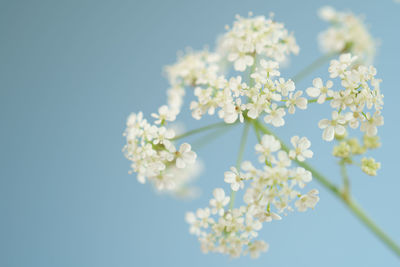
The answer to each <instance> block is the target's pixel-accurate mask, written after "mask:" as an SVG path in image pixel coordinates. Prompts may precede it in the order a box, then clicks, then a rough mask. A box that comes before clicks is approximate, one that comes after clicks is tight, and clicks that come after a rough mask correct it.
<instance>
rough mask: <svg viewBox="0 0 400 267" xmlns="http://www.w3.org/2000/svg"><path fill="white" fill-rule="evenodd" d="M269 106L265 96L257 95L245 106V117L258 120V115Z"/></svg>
mask: <svg viewBox="0 0 400 267" xmlns="http://www.w3.org/2000/svg"><path fill="white" fill-rule="evenodd" d="M268 105H269V101H268V100H267V96H266V95H258V96H255V97H253V98H252V102H251V103H248V104H247V105H246V108H247V109H248V113H247V116H249V117H250V118H252V119H256V118H258V116H259V115H260V113H261V112H262V111H263V110H265V109H266V108H267V107H268Z"/></svg>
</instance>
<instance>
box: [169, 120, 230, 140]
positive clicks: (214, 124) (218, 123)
mask: <svg viewBox="0 0 400 267" xmlns="http://www.w3.org/2000/svg"><path fill="white" fill-rule="evenodd" d="M228 125H229V124H227V123H225V122H217V123H213V124H210V125H207V126H203V127H200V128H197V129H193V130H191V131H188V132H186V133H183V134H181V135H177V136H175V137H174V138H173V139H172V140H178V139H181V138H184V137H187V136H190V135H193V134H196V133H200V132H203V131H207V130H210V129H213V128H218V127H224V126H228Z"/></svg>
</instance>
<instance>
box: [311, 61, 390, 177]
mask: <svg viewBox="0 0 400 267" xmlns="http://www.w3.org/2000/svg"><path fill="white" fill-rule="evenodd" d="M356 60H357V57H356V56H352V55H351V54H342V55H340V57H339V59H338V60H332V61H331V63H330V66H329V73H330V77H331V78H336V77H339V78H340V80H341V83H340V85H341V87H342V88H343V89H341V90H338V91H333V90H331V89H330V88H331V87H332V86H333V82H332V81H330V80H329V81H327V83H326V84H325V85H324V84H323V82H322V79H321V78H316V79H314V81H313V87H310V88H308V89H307V90H306V92H307V94H308V95H309V96H310V97H313V98H315V99H314V100H316V102H317V103H320V104H322V103H324V102H325V101H326V100H329V101H330V105H331V107H332V108H333V109H334V111H333V112H332V118H331V119H322V120H321V121H320V122H319V124H318V125H319V127H320V128H321V129H323V133H322V138H323V139H324V140H326V141H332V140H334V139H335V138H336V139H337V140H340V141H342V142H341V143H340V144H339V146H337V147H335V148H334V151H333V154H334V155H335V156H337V157H340V158H343V159H345V160H346V161H347V162H349V163H351V160H350V159H351V155H360V154H364V153H365V152H366V150H367V149H368V148H375V147H372V146H369V145H364V146H361V145H360V144H359V143H358V141H355V139H347V130H348V128H352V129H357V128H359V129H360V130H361V132H363V133H364V134H365V138H364V140H367V142H368V141H369V140H375V139H374V137H376V135H377V132H378V130H377V127H379V126H382V125H383V122H384V120H383V116H382V108H383V94H382V93H381V92H380V82H381V80H380V79H377V78H375V75H376V69H375V68H374V67H372V66H369V67H366V66H364V65H355V64H354V62H355V61H356ZM343 140H344V141H343ZM376 142H378V141H376ZM370 173H372V172H369V173H368V174H370Z"/></svg>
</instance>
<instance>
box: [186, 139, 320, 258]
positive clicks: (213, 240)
mask: <svg viewBox="0 0 400 267" xmlns="http://www.w3.org/2000/svg"><path fill="white" fill-rule="evenodd" d="M292 143H293V145H294V147H293V150H291V151H290V152H289V154H288V153H287V152H286V151H283V150H281V144H280V142H279V141H278V140H276V139H275V138H274V137H273V136H271V135H264V136H263V137H262V139H261V142H260V143H259V144H257V145H256V146H255V150H256V152H257V153H258V154H259V155H260V157H259V161H260V162H261V163H263V165H264V167H263V169H257V168H256V167H254V166H253V165H252V163H250V162H249V161H245V162H243V163H242V164H241V170H238V169H236V168H235V167H232V168H231V170H230V171H227V172H225V175H224V176H225V179H224V180H225V182H226V183H228V184H230V187H231V189H232V190H233V191H238V190H239V189H242V188H244V185H245V183H248V184H249V186H248V188H247V189H246V191H245V193H244V197H243V201H244V204H245V205H242V206H240V207H239V208H233V199H230V198H229V197H228V196H226V195H225V192H224V190H223V189H221V188H217V189H215V190H214V192H213V194H214V198H213V199H211V200H210V205H209V207H206V208H203V209H198V210H197V211H196V213H193V212H189V213H187V214H186V221H187V222H188V223H189V224H190V233H192V234H194V235H196V236H198V238H199V241H200V243H201V248H202V250H203V252H205V253H206V252H209V251H211V252H217V253H223V254H229V255H230V256H232V257H238V256H240V255H242V254H248V253H249V254H250V255H251V257H258V255H259V254H260V252H262V251H266V250H267V249H268V245H267V243H265V242H264V241H262V240H254V239H255V238H257V236H258V231H259V230H260V229H261V228H262V225H263V223H266V222H271V221H273V220H280V219H281V216H280V215H282V214H283V215H286V214H287V212H290V211H294V208H293V206H292V202H294V206H295V207H296V208H297V210H298V211H300V212H304V211H306V210H307V209H308V208H314V206H315V205H316V204H317V202H318V201H319V197H318V190H316V189H313V190H311V191H309V192H308V193H306V194H302V193H301V192H300V191H299V190H300V189H302V188H304V187H305V185H306V184H307V183H309V182H310V181H311V180H312V175H311V172H309V171H307V170H305V169H304V168H302V167H291V166H292V160H291V158H296V157H297V158H298V159H299V160H303V159H304V158H305V157H311V156H312V152H311V151H310V150H309V149H308V148H309V146H310V145H311V144H310V142H309V141H308V139H307V138H305V137H302V138H299V137H298V136H295V137H293V138H292ZM290 155H292V156H290ZM229 203H230V205H229V207H227V206H228V204H229Z"/></svg>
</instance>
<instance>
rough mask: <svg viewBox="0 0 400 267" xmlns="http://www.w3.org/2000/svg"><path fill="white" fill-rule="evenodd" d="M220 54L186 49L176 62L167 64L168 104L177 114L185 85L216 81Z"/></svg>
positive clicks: (207, 83)
mask: <svg viewBox="0 0 400 267" xmlns="http://www.w3.org/2000/svg"><path fill="white" fill-rule="evenodd" d="M219 59H220V56H219V55H218V54H216V53H211V52H208V51H206V50H205V51H198V52H194V51H190V50H189V51H187V53H186V54H185V55H180V56H179V57H178V61H177V63H176V64H174V65H171V66H167V67H166V68H165V72H166V74H167V77H168V80H169V83H170V88H169V89H168V90H167V95H168V106H169V108H170V109H171V110H173V111H174V113H175V114H176V115H177V114H178V113H179V112H180V110H181V107H182V104H183V97H184V95H185V87H194V86H203V85H204V86H206V85H210V84H214V83H215V82H216V81H217V78H218V73H219V71H220V67H219Z"/></svg>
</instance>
